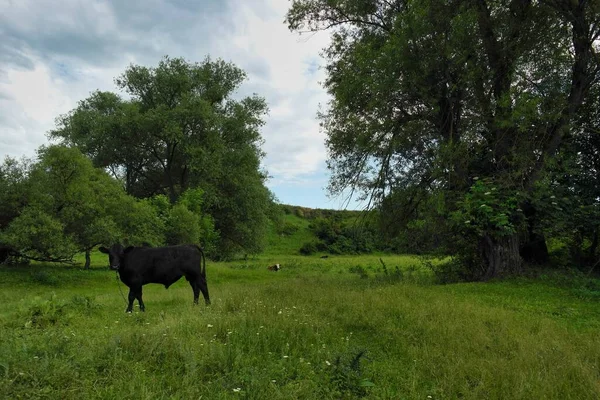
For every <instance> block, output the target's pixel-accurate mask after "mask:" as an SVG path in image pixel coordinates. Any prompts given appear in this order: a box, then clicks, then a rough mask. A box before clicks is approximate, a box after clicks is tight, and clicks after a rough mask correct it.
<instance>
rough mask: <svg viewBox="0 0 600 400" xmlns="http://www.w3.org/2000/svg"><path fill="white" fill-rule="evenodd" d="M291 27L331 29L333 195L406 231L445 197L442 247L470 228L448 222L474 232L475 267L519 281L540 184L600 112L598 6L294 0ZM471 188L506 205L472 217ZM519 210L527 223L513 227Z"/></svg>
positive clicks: (535, 222) (325, 119) (326, 118)
mask: <svg viewBox="0 0 600 400" xmlns="http://www.w3.org/2000/svg"><path fill="white" fill-rule="evenodd" d="M287 22H288V24H289V27H290V29H292V30H296V31H303V30H309V31H315V30H323V29H330V30H331V31H332V43H331V45H330V46H329V47H328V48H327V49H326V50H325V53H324V54H325V57H326V59H327V62H328V64H327V74H328V75H327V79H326V81H325V88H326V89H327V90H328V92H329V93H330V94H331V95H332V100H331V102H330V104H329V107H328V109H327V110H326V112H324V113H323V114H322V115H321V121H322V126H323V127H324V129H325V131H326V133H327V147H328V150H329V156H330V158H329V160H328V166H329V168H330V169H331V171H332V173H333V175H332V178H331V180H330V185H329V190H330V192H332V193H334V194H336V193H341V192H342V191H343V190H344V189H346V188H348V187H353V188H355V189H357V190H359V191H360V192H361V193H362V196H363V198H365V199H370V204H371V206H381V210H382V211H383V212H390V214H388V218H390V217H393V218H398V222H399V223H401V224H402V225H403V226H404V227H408V226H409V225H408V224H410V223H411V221H414V220H415V218H416V219H418V218H419V217H417V214H419V211H423V210H422V207H423V206H424V205H426V204H428V203H430V201H429V200H427V199H428V198H429V197H433V198H434V199H436V200H435V201H437V199H443V202H444V204H443V206H441V207H439V208H440V209H441V210H442V215H443V216H445V217H446V218H444V219H445V220H447V221H448V223H449V224H450V225H449V229H450V230H449V233H450V235H448V240H450V241H452V240H453V239H452V238H453V237H457V235H456V234H458V233H460V231H461V229H463V228H464V225H462V228H460V229H459V228H457V227H456V226H455V227H453V226H452V225H451V224H452V218H450V215H451V214H452V213H460V214H464V215H462V216H463V217H465V220H469V221H471V223H472V224H473V226H474V227H477V230H476V232H477V240H476V243H479V244H478V245H476V246H475V247H474V248H473V249H472V252H471V260H470V264H471V265H477V268H480V267H483V268H484V270H486V273H485V274H484V275H486V276H499V275H502V274H503V271H519V270H520V267H519V265H520V264H521V259H520V257H519V247H520V246H519V245H515V243H519V242H520V243H521V245H522V246H524V245H527V244H528V242H530V241H532V240H534V239H535V240H540V237H541V240H542V241H543V235H542V236H540V235H541V234H540V230H541V227H540V225H543V222H542V221H541V220H540V216H541V213H540V212H538V213H537V216H536V217H533V215H534V214H535V212H534V211H535V208H536V207H542V208H543V204H542V203H539V202H538V203H535V205H532V204H533V199H534V198H535V197H536V196H538V195H537V194H536V190H539V185H538V183H539V182H541V181H542V180H544V179H545V177H546V176H547V175H548V173H549V172H548V167H549V166H550V165H552V163H554V160H556V159H557V157H559V155H560V153H561V151H562V150H564V149H565V147H566V144H565V140H566V139H567V138H568V137H570V136H571V135H574V134H577V132H574V131H575V130H576V129H574V125H573V123H575V122H576V121H578V120H580V119H582V118H583V119H584V120H593V119H594V118H593V115H597V114H596V112H595V111H593V110H594V107H591V106H590V102H591V101H592V99H594V95H592V94H591V93H594V91H596V90H597V86H598V84H599V82H598V77H599V76H598V74H599V71H600V56H599V54H598V39H599V37H600V7H599V6H598V2H589V1H572V2H562V1H557V2H555V1H542V2H533V1H528V0H512V1H508V2H492V1H470V0H453V1H444V2H440V1H420V0H419V1H410V0H409V1H406V0H394V1H378V0H373V1H367V2H364V1H357V0H333V1H331V0H296V1H294V2H293V3H292V6H291V8H290V10H289V12H288V14H287ZM585 115H587V117H585ZM475 178H480V179H481V181H480V182H485V184H486V185H487V186H489V187H490V188H491V187H494V188H496V193H501V194H502V195H501V198H502V199H500V197H499V198H498V201H499V202H497V203H496V206H490V205H487V204H485V205H484V204H483V203H481V204H479V206H480V207H479V208H478V209H477V210H476V208H474V207H475V206H476V203H477V202H479V200H477V199H476V194H477V193H478V192H479V191H480V189H481V188H480V187H479V186H478V185H480V183H477V182H476V179H475ZM486 192H487V189H486V191H485V192H484V193H486ZM390 197H392V198H393V200H392V201H388V198H390ZM509 199H518V200H519V201H521V202H522V203H521V204H516V203H514V201H513V200H509ZM435 201H434V202H435ZM506 201H508V202H506ZM525 204H529V205H530V208H532V211H531V212H529V214H527V215H525V217H526V219H527V221H526V223H525V224H519V226H516V225H513V223H512V222H511V221H514V220H517V219H519V218H520V215H521V214H522V212H521V211H519V210H520V209H522V208H523V207H524V206H525ZM392 205H393V206H392ZM487 207H491V208H490V209H488V208H487ZM475 210H476V211H475ZM538 211H543V210H538ZM403 214H408V215H409V217H408V218H407V217H404V216H402V215H403ZM427 214H429V215H430V216H431V218H434V219H433V220H430V222H432V221H433V222H435V221H436V220H435V217H436V215H435V213H427ZM438 215H439V214H438ZM384 218H385V217H384ZM448 223H446V224H448ZM396 231H397V232H396V233H397V234H401V232H398V230H396ZM404 232H406V230H404ZM499 232H504V233H507V235H498V233H499ZM542 233H543V232H542ZM449 244H450V246H449V248H452V247H455V246H452V243H449ZM454 244H458V243H454ZM522 246H521V247H522ZM540 248H545V246H541V247H540ZM542 256H543V254H542ZM542 258H543V257H542Z"/></svg>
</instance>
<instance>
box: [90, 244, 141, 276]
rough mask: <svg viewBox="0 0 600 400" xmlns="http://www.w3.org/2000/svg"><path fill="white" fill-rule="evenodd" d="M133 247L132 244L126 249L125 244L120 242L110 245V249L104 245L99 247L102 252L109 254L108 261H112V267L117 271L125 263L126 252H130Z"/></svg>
mask: <svg viewBox="0 0 600 400" xmlns="http://www.w3.org/2000/svg"><path fill="white" fill-rule="evenodd" d="M132 249H133V247H132V246H129V247H127V248H126V249H124V248H123V246H121V245H120V244H118V243H117V244H113V245H112V246H110V249H107V248H106V247H104V246H102V247H99V248H98V250H100V252H102V253H104V254H108V262H109V263H110V269H112V270H115V271H117V270H118V269H119V268H120V267H121V265H122V264H123V259H124V258H125V254H127V253H129V252H130V251H131V250H132Z"/></svg>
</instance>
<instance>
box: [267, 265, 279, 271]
mask: <svg viewBox="0 0 600 400" xmlns="http://www.w3.org/2000/svg"><path fill="white" fill-rule="evenodd" d="M267 269H268V270H269V271H275V272H277V271H279V270H280V269H281V265H279V264H274V265H269V266H268V267H267Z"/></svg>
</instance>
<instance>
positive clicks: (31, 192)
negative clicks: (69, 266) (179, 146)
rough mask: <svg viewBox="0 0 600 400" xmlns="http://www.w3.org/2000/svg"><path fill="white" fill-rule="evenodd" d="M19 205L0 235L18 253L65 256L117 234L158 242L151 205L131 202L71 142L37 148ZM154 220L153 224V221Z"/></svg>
mask: <svg viewBox="0 0 600 400" xmlns="http://www.w3.org/2000/svg"><path fill="white" fill-rule="evenodd" d="M22 179H26V184H25V183H24V184H25V186H26V191H25V192H24V193H23V194H22V196H23V199H24V200H23V203H25V206H24V207H22V208H21V210H20V211H19V215H18V216H17V217H15V218H13V219H12V220H11V221H10V223H9V224H8V225H7V227H6V229H5V230H4V231H3V232H2V238H3V241H4V242H5V243H7V244H8V245H9V246H10V247H11V248H13V249H15V250H16V251H17V252H18V254H19V255H20V256H22V257H25V258H28V259H33V260H39V261H53V262H69V261H71V260H72V258H73V256H74V255H75V254H76V253H77V252H85V256H86V263H85V268H86V269H87V268H89V266H90V251H91V250H92V249H93V248H94V247H95V246H97V245H99V244H103V243H113V242H115V241H117V240H119V239H120V238H122V237H123V236H130V239H132V240H130V242H131V244H135V243H136V242H137V243H139V244H141V243H140V242H142V241H143V242H150V243H152V242H154V243H155V244H161V243H162V242H163V240H164V239H163V238H162V235H163V231H162V230H163V229H164V228H163V227H162V226H160V225H159V224H157V221H158V217H157V216H156V215H152V212H153V209H152V208H151V207H146V209H145V210H146V211H148V210H149V211H150V213H148V212H145V213H144V212H143V211H144V207H143V205H142V206H139V205H137V204H136V200H135V199H134V198H132V197H130V196H127V195H126V193H125V192H124V190H123V188H122V187H121V185H120V184H119V183H118V182H117V181H116V180H114V179H113V178H111V177H110V176H109V175H108V174H107V173H106V172H104V171H103V170H101V169H98V168H94V167H93V165H92V162H91V161H90V160H89V159H87V158H86V157H85V156H84V155H83V154H81V152H79V150H77V149H76V148H68V147H64V146H48V147H41V148H40V149H38V161H37V162H36V163H34V164H33V165H32V166H31V168H30V170H29V172H28V174H27V177H26V178H22ZM157 225H158V226H157Z"/></svg>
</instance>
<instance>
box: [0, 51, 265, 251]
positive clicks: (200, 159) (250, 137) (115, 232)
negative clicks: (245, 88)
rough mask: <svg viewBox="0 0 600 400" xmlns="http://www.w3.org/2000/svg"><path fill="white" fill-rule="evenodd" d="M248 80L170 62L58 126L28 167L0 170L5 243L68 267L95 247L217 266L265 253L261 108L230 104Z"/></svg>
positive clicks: (223, 69)
mask: <svg viewBox="0 0 600 400" xmlns="http://www.w3.org/2000/svg"><path fill="white" fill-rule="evenodd" d="M244 79H245V73H244V72H243V71H242V70H240V69H239V68H237V67H236V66H234V65H232V64H229V63H225V62H223V61H221V60H217V61H214V62H213V61H211V60H210V59H209V58H207V59H205V60H204V61H203V62H202V63H189V62H186V61H185V60H183V59H170V58H168V57H165V58H164V59H163V60H161V61H160V63H159V64H158V66H157V67H155V68H147V67H143V66H138V65H131V66H130V67H128V68H127V69H126V71H125V72H124V74H122V75H121V76H120V77H118V78H117V79H116V83H117V86H118V88H119V89H121V90H123V91H125V93H126V94H127V97H126V98H123V97H121V96H120V95H118V94H116V93H112V92H94V93H92V94H91V96H90V97H88V98H87V99H84V100H82V101H80V102H79V104H78V106H77V107H76V108H75V109H74V110H72V111H70V112H69V113H67V114H66V115H62V116H59V117H58V118H57V124H56V128H55V129H54V130H52V131H51V132H50V133H49V135H48V136H49V138H51V139H54V140H58V142H59V143H58V144H53V145H47V146H42V147H41V148H40V149H38V156H37V159H35V160H21V161H18V160H15V159H12V158H6V159H5V160H4V163H3V165H2V167H1V168H0V189H1V191H0V244H1V245H2V246H3V247H4V248H7V249H11V253H12V254H13V255H14V254H18V256H19V257H22V258H25V259H33V260H47V261H57V262H67V261H70V260H71V259H72V257H73V255H74V254H75V253H77V252H81V251H83V252H86V253H87V254H88V259H89V251H90V250H91V249H92V248H93V247H94V246H96V245H98V244H101V243H104V244H111V243H112V242H114V241H125V242H127V243H128V244H137V245H141V244H149V245H161V244H177V243H197V244H200V245H202V246H204V247H205V248H206V249H207V252H208V254H209V255H211V256H212V257H213V258H227V257H231V256H233V255H235V254H238V253H244V254H248V253H257V252H260V251H261V250H262V249H263V247H264V244H265V237H266V232H267V229H268V226H269V219H270V218H271V217H272V215H273V213H274V212H276V209H275V208H274V202H273V199H274V197H273V195H272V193H271V192H270V191H269V190H268V189H267V188H266V186H265V180H266V177H267V174H266V171H263V170H262V169H261V166H260V162H261V159H262V157H263V156H264V154H263V152H262V150H261V145H262V138H261V136H260V132H259V129H260V127H261V126H262V125H263V123H264V121H263V117H264V115H265V113H266V112H267V105H266V103H265V101H264V99H263V98H261V97H258V96H256V95H254V96H251V97H246V98H243V99H241V100H235V99H233V98H232V95H233V93H234V92H235V91H236V90H237V89H238V88H239V86H240V84H241V83H242V82H243V80H244Z"/></svg>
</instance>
